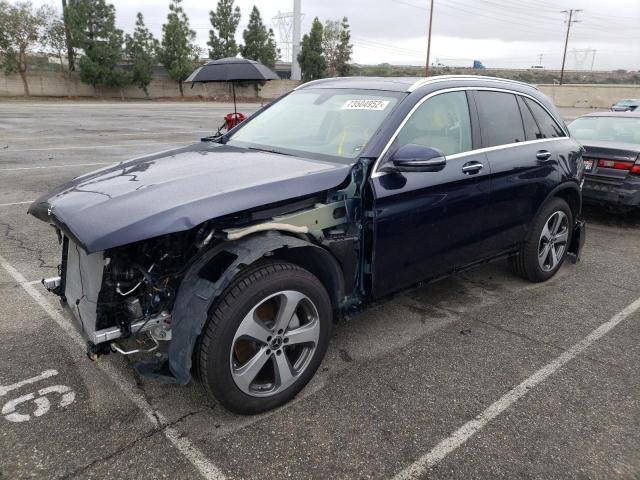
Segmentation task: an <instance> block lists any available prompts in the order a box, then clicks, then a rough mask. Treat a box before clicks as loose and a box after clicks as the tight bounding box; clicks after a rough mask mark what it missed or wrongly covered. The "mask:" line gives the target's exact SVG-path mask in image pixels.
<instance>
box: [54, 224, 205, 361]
mask: <svg viewBox="0 0 640 480" xmlns="http://www.w3.org/2000/svg"><path fill="white" fill-rule="evenodd" d="M211 239H212V238H211V235H210V234H209V233H207V231H206V230H205V229H204V228H202V229H197V230H194V231H188V232H183V233H178V234H170V235H165V236H163V237H159V238H155V239H151V240H146V241H143V242H137V243H134V244H130V245H125V246H122V247H117V248H114V249H111V250H107V251H105V252H96V253H91V254H88V253H86V252H85V251H84V250H83V249H82V248H81V247H80V246H79V245H77V244H76V243H74V241H73V240H71V239H69V238H66V237H65V239H64V241H63V262H62V266H61V273H62V275H61V279H60V285H59V287H58V292H55V291H54V293H59V294H60V295H61V296H62V297H63V302H64V303H66V306H67V307H68V309H69V310H70V311H71V312H72V314H73V316H74V317H75V320H76V324H77V326H78V327H79V329H80V331H81V333H82V334H83V335H84V336H85V337H86V339H87V341H88V353H89V355H90V357H92V358H93V357H94V356H95V355H99V354H101V353H108V352H109V351H110V350H115V351H118V352H119V353H124V354H130V353H140V352H148V351H152V350H155V349H156V348H157V346H158V341H162V340H170V339H171V314H170V312H171V310H172V308H173V303H174V300H175V297H176V292H177V289H178V286H179V284H180V281H181V279H182V277H183V275H184V274H185V272H186V270H187V268H188V266H189V264H190V260H191V259H192V258H193V257H194V256H195V254H196V253H197V252H198V251H199V249H201V248H202V247H203V246H204V245H205V244H206V243H208V242H209V241H211ZM143 334H145V335H146V336H147V337H148V340H149V341H148V342H142V341H143V340H144V339H143V338H142V335H143ZM128 337H138V338H137V339H138V340H139V342H138V343H141V342H142V343H141V344H140V345H138V346H137V347H134V348H124V347H121V346H120V345H119V344H117V343H115V340H122V339H124V338H128Z"/></svg>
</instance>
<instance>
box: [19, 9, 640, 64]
mask: <svg viewBox="0 0 640 480" xmlns="http://www.w3.org/2000/svg"><path fill="white" fill-rule="evenodd" d="M14 1H15V0H14ZM32 1H33V3H34V4H36V5H38V4H44V3H47V4H51V5H54V6H56V7H58V6H59V5H60V3H61V1H60V0H32ZM429 1H430V0H302V12H303V14H304V17H303V21H302V32H303V33H306V32H308V31H309V29H310V27H311V22H312V21H313V18H314V17H316V16H317V17H318V18H319V19H320V20H321V21H323V22H324V21H325V20H333V19H340V18H342V17H343V16H347V17H348V19H349V23H350V25H351V35H352V37H351V38H352V43H353V45H354V48H353V61H354V62H356V63H361V64H379V63H383V62H387V63H391V64H399V65H423V64H424V62H425V58H426V49H427V25H428V16H429V11H428V4H429ZM433 1H434V13H433V30H432V32H433V38H432V43H431V45H432V46H431V60H432V62H436V61H438V62H439V63H441V64H444V65H450V66H471V64H472V62H473V60H480V61H481V62H482V63H483V64H484V65H485V66H486V67H488V68H490V67H494V68H528V67H531V66H532V65H537V64H542V65H543V66H544V67H545V68H548V69H557V68H560V65H561V61H562V50H563V46H564V39H565V34H566V22H565V15H564V14H563V13H562V11H563V10H568V9H582V11H581V12H579V13H578V14H577V17H576V18H577V20H578V22H576V23H572V25H571V36H570V39H569V47H568V51H567V65H566V68H568V69H585V70H589V69H591V67H592V63H593V68H594V69H595V70H612V69H618V68H622V69H626V70H640V0H433ZM110 3H113V4H114V5H115V7H116V15H117V19H116V21H117V24H118V26H119V28H121V29H123V30H124V31H125V32H131V31H132V30H133V27H134V24H135V16H136V13H137V12H139V11H140V12H142V14H143V15H144V17H145V21H146V23H147V25H148V26H149V28H150V29H151V30H152V32H153V33H154V34H155V35H156V36H157V37H160V36H161V34H162V24H163V23H164V21H165V20H166V15H167V11H168V7H167V6H168V0H111V2H110ZM235 3H236V5H238V6H239V7H240V10H241V14H242V18H241V21H240V28H239V29H238V32H237V37H238V38H237V40H238V42H239V43H242V29H244V28H245V27H246V25H247V22H248V18H249V12H250V10H251V8H252V7H253V5H254V4H255V5H256V6H257V7H258V9H259V10H260V12H261V14H262V18H263V21H264V22H265V24H267V26H269V27H271V28H273V29H274V31H275V32H276V39H278V28H277V27H278V25H277V22H276V21H275V20H273V17H274V16H276V15H277V14H278V13H279V12H291V11H292V10H293V0H236V2H235ZM216 4H217V0H206V1H205V0H184V1H183V5H184V9H185V11H186V13H187V15H188V16H189V19H190V22H191V27H192V29H193V30H195V31H196V32H197V43H198V44H200V45H201V46H203V47H206V42H207V38H208V31H209V28H210V24H209V11H210V10H211V9H215V6H216ZM593 50H595V54H594V53H593ZM541 55H542V57H540V56H541Z"/></svg>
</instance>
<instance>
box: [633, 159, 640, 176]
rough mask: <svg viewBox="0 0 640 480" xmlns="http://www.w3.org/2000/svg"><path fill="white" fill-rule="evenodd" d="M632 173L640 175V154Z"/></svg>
mask: <svg viewBox="0 0 640 480" xmlns="http://www.w3.org/2000/svg"><path fill="white" fill-rule="evenodd" d="M631 173H632V174H634V175H640V154H638V158H636V163H634V164H633V167H631Z"/></svg>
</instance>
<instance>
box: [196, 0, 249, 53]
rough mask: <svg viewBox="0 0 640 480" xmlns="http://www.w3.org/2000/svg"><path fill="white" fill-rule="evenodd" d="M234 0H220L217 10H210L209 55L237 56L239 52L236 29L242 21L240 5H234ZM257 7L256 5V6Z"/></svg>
mask: <svg viewBox="0 0 640 480" xmlns="http://www.w3.org/2000/svg"><path fill="white" fill-rule="evenodd" d="M233 1H234V0H218V6H217V7H216V10H215V12H214V11H213V10H211V12H209V19H210V21H211V26H212V27H213V28H212V29H211V30H209V41H208V42H207V45H209V57H210V58H213V59H218V58H226V57H235V56H236V55H237V54H238V51H239V49H238V44H237V43H236V39H235V36H236V30H237V29H238V24H239V23H240V7H235V8H234V7H233ZM254 8H255V7H254Z"/></svg>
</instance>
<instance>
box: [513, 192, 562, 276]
mask: <svg viewBox="0 0 640 480" xmlns="http://www.w3.org/2000/svg"><path fill="white" fill-rule="evenodd" d="M572 232H573V213H572V212H571V208H569V205H568V204H567V202H566V201H565V200H563V199H562V198H553V199H551V200H550V201H549V202H548V203H547V204H545V205H544V206H543V207H542V209H541V210H540V212H539V213H538V215H537V216H536V218H535V219H534V221H533V223H532V224H531V228H530V230H529V233H528V235H527V238H526V240H525V242H524V243H523V245H522V247H521V248H520V251H519V252H518V254H517V255H515V256H514V257H512V258H511V266H512V268H513V270H514V271H515V273H516V274H517V275H519V276H521V277H523V278H525V279H527V280H530V281H532V282H544V281H546V280H548V279H550V278H551V277H553V276H554V275H555V274H556V272H557V271H558V270H559V269H560V267H561V266H562V264H563V263H564V260H565V258H566V256H567V249H568V247H569V245H571V234H572Z"/></svg>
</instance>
